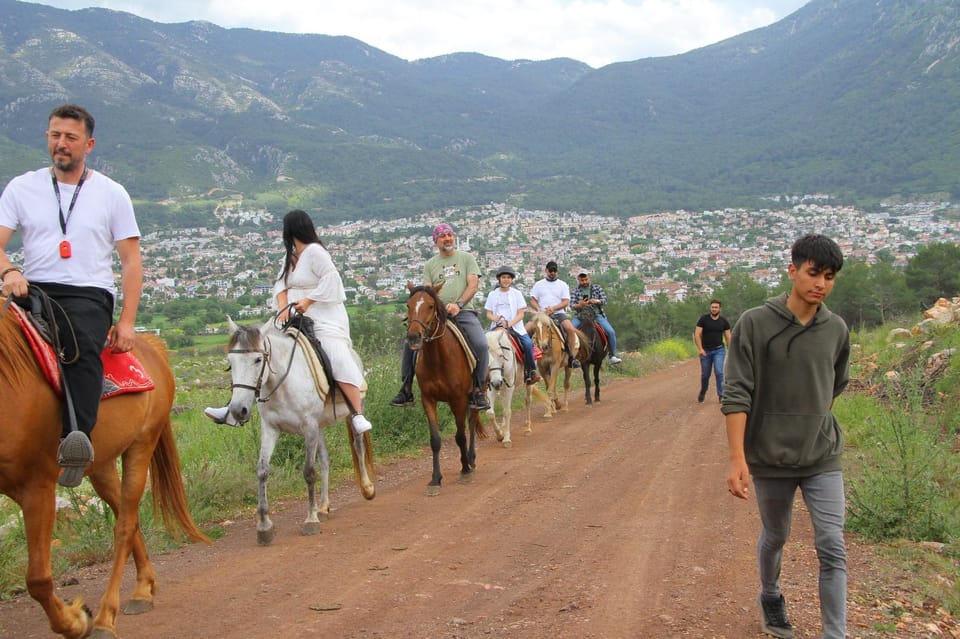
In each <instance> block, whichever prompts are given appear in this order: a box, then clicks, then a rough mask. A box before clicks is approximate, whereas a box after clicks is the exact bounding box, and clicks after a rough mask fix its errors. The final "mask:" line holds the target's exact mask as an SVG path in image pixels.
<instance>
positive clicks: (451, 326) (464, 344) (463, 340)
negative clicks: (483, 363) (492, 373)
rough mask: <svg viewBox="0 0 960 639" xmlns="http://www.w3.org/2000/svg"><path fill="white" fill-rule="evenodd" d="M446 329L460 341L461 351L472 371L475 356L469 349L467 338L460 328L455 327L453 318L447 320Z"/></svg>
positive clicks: (474, 365)
mask: <svg viewBox="0 0 960 639" xmlns="http://www.w3.org/2000/svg"><path fill="white" fill-rule="evenodd" d="M447 330H448V331H450V332H451V333H453V336H454V337H456V338H457V341H458V342H460V347H461V348H463V352H464V354H465V355H466V356H467V366H468V367H469V368H470V372H471V373H472V372H473V371H474V369H476V367H477V357H476V356H475V355H474V354H473V351H472V350H470V344H469V343H468V342H467V338H466V337H464V336H463V333H461V332H460V329H459V328H457V325H456V324H455V323H454V322H453V320H450V319H448V320H447Z"/></svg>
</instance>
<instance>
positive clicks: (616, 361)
mask: <svg viewBox="0 0 960 639" xmlns="http://www.w3.org/2000/svg"><path fill="white" fill-rule="evenodd" d="M622 361H623V360H622V359H620V358H619V357H617V356H616V355H611V356H610V363H611V364H619V363H621V362H622Z"/></svg>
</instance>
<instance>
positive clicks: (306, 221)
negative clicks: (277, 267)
mask: <svg viewBox="0 0 960 639" xmlns="http://www.w3.org/2000/svg"><path fill="white" fill-rule="evenodd" d="M294 240H300V241H301V242H303V243H304V244H319V245H320V246H323V247H324V248H326V245H324V243H323V242H321V241H320V236H318V235H317V227H316V226H314V225H313V220H311V219H310V216H309V215H307V214H306V212H304V211H301V210H300V209H294V210H292V211H290V212H289V213H287V214H286V215H284V216H283V246H284V248H286V250H287V256H286V258H285V259H284V261H283V273H281V274H280V279H282V280H283V283H284V284H286V283H287V275H288V274H289V273H290V271H292V270H293V268H294V266H296V260H297V256H296V254H295V253H294V251H295V250H296V246H295V245H294V243H293V241H294Z"/></svg>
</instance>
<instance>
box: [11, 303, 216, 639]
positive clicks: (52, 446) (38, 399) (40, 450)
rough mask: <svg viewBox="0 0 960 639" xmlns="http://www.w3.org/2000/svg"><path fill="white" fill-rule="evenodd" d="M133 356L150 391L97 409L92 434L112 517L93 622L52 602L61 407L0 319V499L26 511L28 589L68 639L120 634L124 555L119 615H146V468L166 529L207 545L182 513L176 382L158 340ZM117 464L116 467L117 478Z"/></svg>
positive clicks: (93, 475) (99, 483)
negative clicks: (129, 585) (173, 417)
mask: <svg viewBox="0 0 960 639" xmlns="http://www.w3.org/2000/svg"><path fill="white" fill-rule="evenodd" d="M0 299H2V298H0ZM133 353H134V355H136V357H137V359H139V360H140V362H141V363H142V364H143V367H144V369H145V370H146V371H147V372H148V373H149V375H150V377H151V378H152V379H153V382H154V384H155V386H156V388H155V389H154V390H151V391H146V392H141V393H128V394H124V395H118V396H116V397H113V398H112V399H107V400H104V401H103V402H102V403H101V404H100V414H99V417H98V419H97V426H96V428H94V430H93V448H94V454H95V461H94V462H93V463H92V464H91V465H90V466H89V467H88V468H87V473H86V474H87V477H88V478H89V479H90V483H91V484H92V485H93V488H94V490H96V491H97V493H98V494H99V495H100V497H102V498H103V500H104V501H105V502H106V503H107V504H108V505H109V506H110V508H111V510H113V513H114V515H115V517H116V523H115V524H114V533H113V539H114V549H113V568H112V570H111V572H110V579H109V581H108V583H107V586H106V589H105V591H104V594H103V597H102V598H101V599H100V606H99V609H98V611H97V615H96V617H95V618H94V619H91V618H90V612H89V610H87V608H86V606H84V605H83V602H82V601H81V600H79V599H78V600H76V601H74V602H73V603H71V604H66V603H64V602H63V601H62V600H61V599H60V598H59V597H57V595H56V594H55V593H54V587H53V579H52V575H51V567H50V545H51V538H52V535H53V528H54V519H55V516H56V512H55V508H54V503H55V499H56V486H57V476H58V475H59V471H60V469H59V466H58V465H57V449H58V447H59V445H60V413H61V405H62V402H61V401H60V399H59V398H58V397H57V395H56V394H55V392H54V391H53V389H52V388H51V386H50V385H49V384H48V383H47V382H46V380H45V379H44V377H43V373H42V371H41V370H40V367H39V365H38V364H37V362H36V359H35V357H34V355H33V353H32V352H31V350H30V347H29V346H28V345H27V342H26V340H25V338H24V337H23V333H22V331H21V329H20V326H19V323H18V321H17V318H16V317H15V316H14V314H13V313H12V312H10V311H7V312H3V313H2V317H0V405H2V406H3V426H2V436H0V492H2V493H3V494H5V495H7V496H9V497H10V498H11V499H13V500H14V501H15V502H16V503H17V504H19V506H20V508H21V509H22V511H23V524H24V529H25V532H26V538H27V548H28V552H29V560H28V566H27V590H28V592H29V593H30V596H31V597H33V598H34V599H35V600H36V601H37V602H39V604H40V605H41V606H42V607H43V609H44V611H45V612H46V614H47V618H48V620H49V622H50V629H51V630H53V632H55V633H57V634H60V635H62V636H64V637H67V638H68V639H79V638H80V637H88V636H90V637H97V638H106V637H116V636H117V634H116V625H117V613H118V611H119V608H120V582H121V578H122V577H123V569H124V565H125V564H126V562H127V559H128V557H129V556H130V555H131V554H132V555H133V561H134V563H135V565H136V571H137V575H136V585H135V587H134V591H133V595H132V596H131V599H130V601H129V602H128V604H127V606H126V607H125V608H124V613H126V614H139V613H142V612H146V611H148V610H150V609H151V608H152V607H153V595H154V593H155V592H156V589H157V574H156V572H155V571H154V569H153V565H152V564H151V562H150V559H149V557H148V556H147V549H146V545H145V544H144V540H143V536H142V534H141V533H140V518H139V511H138V509H139V505H140V498H141V497H142V496H143V491H144V488H145V486H146V482H147V470H148V469H149V471H150V480H151V483H150V485H151V491H152V494H153V503H154V508H155V509H156V508H158V507H159V509H160V510H161V511H162V514H163V519H164V522H165V523H166V524H167V527H168V528H171V529H172V527H173V525H174V523H176V524H177V525H179V527H180V528H181V529H182V530H183V531H184V532H185V533H186V534H187V536H188V537H190V539H193V540H195V541H205V542H207V543H209V542H210V540H209V539H207V537H206V536H204V534H203V533H201V532H200V530H199V529H198V528H197V527H196V525H195V524H194V523H193V520H192V519H191V517H190V513H189V512H188V511H187V498H186V493H185V492H184V488H183V479H182V477H181V474H180V456H179V454H178V453H177V448H176V442H175V441H174V437H173V430H172V428H171V424H170V409H171V407H172V405H173V397H174V380H173V375H172V373H171V372H170V367H169V364H168V363H167V357H166V348H165V347H164V345H163V342H162V341H160V339H159V338H157V337H154V336H150V335H140V336H138V337H137V340H136V342H135V344H134V348H133ZM117 458H120V460H121V465H122V466H123V478H122V479H121V477H120V475H119V474H118V471H117Z"/></svg>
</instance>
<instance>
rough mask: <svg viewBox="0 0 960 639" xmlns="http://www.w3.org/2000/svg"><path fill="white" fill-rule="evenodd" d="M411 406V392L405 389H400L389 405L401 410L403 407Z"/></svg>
mask: <svg viewBox="0 0 960 639" xmlns="http://www.w3.org/2000/svg"><path fill="white" fill-rule="evenodd" d="M412 404H413V391H409V390H407V389H406V388H401V389H400V392H399V393H397V396H396V397H394V398H393V399H391V400H390V405H391V406H396V407H398V408H403V407H404V406H410V405H412Z"/></svg>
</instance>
